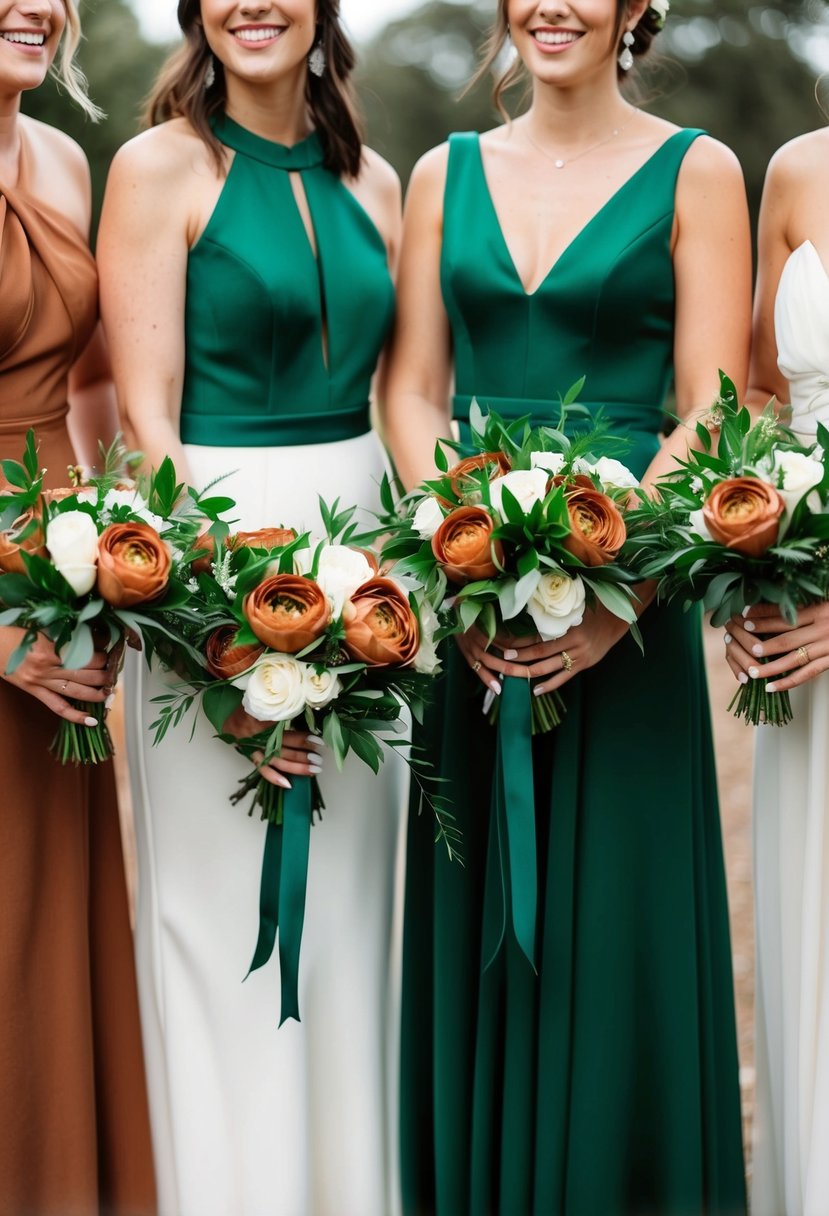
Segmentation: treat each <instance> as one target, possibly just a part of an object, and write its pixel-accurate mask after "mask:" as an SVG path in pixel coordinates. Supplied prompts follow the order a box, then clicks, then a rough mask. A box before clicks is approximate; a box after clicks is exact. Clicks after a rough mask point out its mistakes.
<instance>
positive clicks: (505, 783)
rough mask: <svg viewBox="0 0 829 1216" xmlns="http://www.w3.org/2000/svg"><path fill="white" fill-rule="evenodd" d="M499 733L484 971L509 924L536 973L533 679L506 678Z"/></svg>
mask: <svg viewBox="0 0 829 1216" xmlns="http://www.w3.org/2000/svg"><path fill="white" fill-rule="evenodd" d="M497 732H498V739H497V751H496V757H495V783H494V786H493V791H492V798H493V801H492V823H491V826H490V837H489V845H488V857H487V875H486V889H485V894H484V941H483V958H484V960H485V961H484V970H486V969H487V968H488V967H489V966H490V965H491V964H492V963H493V962H494V960H495V959H496V958H497V957H498V954H499V952H500V950H501V947H502V945H503V942H504V936H505V933H506V928H507V923H508V922H509V923H510V924H511V927H512V931H513V933H514V934H515V939H516V941H517V942H518V946H519V948H520V950H521V952H522V954H523V955H524V956H525V958H526V959H527V961H528V962H529V964H530V966H531V967H532V968H533V970H534V971H535V970H536V932H537V928H536V927H537V920H538V861H537V854H538V850H537V843H536V825H535V790H534V783H533V763H532V760H533V758H532V703H531V701H530V687H529V682H528V681H526V680H519V679H514V678H507V679H505V680H504V683H503V691H502V693H501V700H500V706H499V709H498V722H497ZM508 903H509V908H508V907H507V904H508Z"/></svg>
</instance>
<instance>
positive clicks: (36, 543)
mask: <svg viewBox="0 0 829 1216" xmlns="http://www.w3.org/2000/svg"><path fill="white" fill-rule="evenodd" d="M33 519H34V512H33V511H32V509H31V508H29V510H28V511H25V512H24V513H23V514H22V515H21V516H20V517H19V518H18V519H16V520H15V521H14V524H13V525H12V527H11V528H10V529H9V531H8V532H0V570H2V571H3V573H4V574H25V573H26V567H25V566H24V565H23V558H22V557H21V556H20V554H21V552H23V553H36V554H37V556H38V557H45V556H46V548H45V546H44V544H43V533H42V531H41V530H40V528H39V527H37V528H34V529H33V530H32V532H31V533H30V534H29V535H28V536H27V537H25V538H24V539H23V540H19V539H15V537H17V538H19V536H20V533H21V532H22V531H23V530H24V529H25V528H26V527H28V525H29V524H30V523H31V522H32V520H33Z"/></svg>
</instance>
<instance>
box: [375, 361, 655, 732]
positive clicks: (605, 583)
mask: <svg viewBox="0 0 829 1216" xmlns="http://www.w3.org/2000/svg"><path fill="white" fill-rule="evenodd" d="M580 389H581V383H580V384H578V385H575V386H574V387H573V388H572V389H571V390H570V392H569V393H568V394H567V396H566V397H565V398H564V399H563V401H562V407H561V416H560V418H559V420H558V425H557V426H549V427H547V426H542V427H532V426H531V425H530V423H529V421H528V419H526V418H521V419H518V420H517V421H510V422H507V421H505V420H504V419H502V418H500V417H499V416H498V415H497V414H494V413H490V414H486V415H485V414H484V413H483V412H482V411H481V409H480V407H479V406H478V405H477V403H473V406H472V409H471V412H470V424H471V428H472V446H473V447H474V449H476V450H475V451H474V452H473V453H472V454H471V455H467V456H465V457H464V458H463V459H462V460H460V461H459V462H457V463H456V464H453V465H452V466H451V467H450V466H449V462H448V460H447V458H446V455H445V453H444V451H443V447H442V446H441V444H438V447H437V449H436V452H435V461H436V465H437V468H438V470H439V472H440V476H439V477H438V478H436V479H435V480H432V481H428V482H425V483H424V484H423V485H422V486H420V487H419V488H418V489H417V490H415V491H413V492H412V493H411V494H409V495H407V496H406V497H405V498H404V499H403V501H402V503H401V504H400V505H399V507H395V504H394V499H393V495H392V492H391V487H390V486H389V485H388V484H386V485H384V487H383V494H384V508H385V511H386V514H385V516H384V517H383V528H384V530H385V532H386V533H387V535H388V539H387V541H386V544H385V546H384V548H383V556H384V557H385V558H388V559H389V560H393V561H395V562H397V564H398V568H399V569H400V570H402V571H405V572H406V573H409V574H412V575H414V576H415V577H416V578H417V579H419V580H420V581H421V582H422V583H423V584H424V585H425V586H426V587H427V588H429V589H430V594H431V595H432V596H433V598H435V599H437V601H438V602H440V603H441V608H442V610H444V611H448V612H450V613H451V617H452V624H451V626H450V627H449V629H448V630H444V634H445V633H446V632H452V633H463V632H466V631H467V630H468V629H471V628H472V626H473V625H477V626H478V627H479V628H480V629H481V630H482V632H483V633H484V634H485V635H486V637H487V639H488V641H489V643H490V644H491V643H492V642H493V641H494V640H495V638H496V635H499V634H504V633H507V634H512V635H518V636H520V635H527V634H537V635H538V636H539V637H540V638H541V640H542V641H545V642H549V641H555V640H557V639H558V638H561V637H563V636H564V635H565V634H566V633H567V631H568V630H569V629H572V628H573V627H574V626H576V625H579V624H581V622H582V620H583V618H584V614H585V611H587V610H588V609H589V608H591V607H593V606H595V605H596V604H597V603H601V604H603V605H604V606H605V607H606V608H607V609H608V610H609V611H610V612H612V613H614V614H615V615H616V616H618V617H619V618H620V619H622V620H623V621H625V622H627V623H628V624H629V625H630V627H631V630H632V632H633V634H634V636H635V637H636V638H637V640H639V642H640V645H641V639H639V633H638V629H637V626H636V611H635V606H634V605H635V600H636V597H635V595H634V593H633V591H632V588H631V584H632V583H633V581H634V580H633V577H632V576H631V574H630V573H629V571H628V570H626V569H625V567H624V566H623V565H622V564H621V562H620V561H619V560H617V559H618V557H619V554H620V552H621V550H622V548H623V546H624V544H625V541H626V539H627V528H626V524H625V513H626V509H627V503H628V501H629V498H630V495H631V491H632V490H633V489H635V488H636V486H638V484H639V483H638V481H637V480H636V478H635V477H634V476H633V474H632V473H631V472H630V470H629V469H628V468H626V466H625V465H623V464H622V463H621V462H620V461H619V460H617V459H614V458H612V457H610V456H608V455H597V452H600V451H601V450H602V449H605V450H607V449H611V450H617V449H618V441H613V440H611V439H610V438H609V437H608V436H607V435H606V433H605V429H604V427H603V425H602V424H601V422H599V423H598V424H597V425H596V424H594V425H593V426H592V428H591V429H590V431H589V432H587V433H584V434H582V435H577V436H576V437H575V438H572V439H571V438H568V436H567V435H566V434H565V430H564V428H565V425H566V423H567V420H568V417H575V416H577V414H578V411H577V410H576V409H574V408H573V403H574V401H575V399H576V397H577V395H578V392H579V391H580ZM450 446H455V447H456V448H460V445H450ZM441 636H443V634H442V635H441ZM487 701H488V704H487V709H489V708H490V706H491V707H492V708H493V710H495V711H497V702H495V703H494V704H493V701H494V699H493V698H488V699H487ZM532 708H533V715H532V731H533V733H534V734H538V733H541V732H544V731H548V730H551V729H552V728H553V727H555V726H557V725H558V724H559V723H560V721H561V714H562V713H563V711H564V704H563V702H562V699H561V697H560V695H559V694H558V693H557V692H553V693H546V694H544V695H543V696H541V697H536V698H533V707H532Z"/></svg>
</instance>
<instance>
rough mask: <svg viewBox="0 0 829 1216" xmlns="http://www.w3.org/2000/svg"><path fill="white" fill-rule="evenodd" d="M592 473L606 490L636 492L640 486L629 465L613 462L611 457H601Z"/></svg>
mask: <svg viewBox="0 0 829 1216" xmlns="http://www.w3.org/2000/svg"><path fill="white" fill-rule="evenodd" d="M591 472H593V473H595V474H596V476H597V477H598V479H599V481H600V482H601V483H602V485H603V486H604V487H605V488H606V489H610V490H635V489H636V488H637V486H638V485H639V482H638V481H637V479H636V478H635V477H634V476H633V474H632V473H631V471H630V469H629V468H628V467H627V465H624V464H622V462H621V460H612V459H611V458H610V457H609V456H600V457H599V459H598V460H597V461H596V463H595V464H594V465H593V468H592V470H591Z"/></svg>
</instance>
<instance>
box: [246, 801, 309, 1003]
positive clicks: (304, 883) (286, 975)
mask: <svg viewBox="0 0 829 1216" xmlns="http://www.w3.org/2000/svg"><path fill="white" fill-rule="evenodd" d="M310 844H311V781H310V779H309V778H307V777H295V778H294V781H293V786H292V788H291V789H290V790H286V791H285V796H284V799H283V802H282V823H281V824H280V825H277V824H275V823H269V824H268V831H267V835H266V837H265V852H264V855H263V858H262V882H261V886H260V891H259V937H258V940H257V943H256V949H255V951H254V954H253V961H252V963H251V965H250V969H249V971H248V975H250V973H251V971H258V969H259V968H260V967H264V965H265V963H267V961H268V960H269V958H270V957H271V955H272V954H273V948H274V945H275V943H276V935H277V930H278V931H279V966H280V972H281V977H282V1012H281V1016H280V1020H279V1025H280V1026H281V1025H282V1024H283V1023H284V1022H285V1021H287V1019H288V1018H295V1019H296V1021H297V1022H298V1021H299V1020H300V1017H299V955H300V948H301V946H302V928H303V925H304V923H305V897H306V893H307V888H308V854H309V850H310ZM246 978H247V977H246Z"/></svg>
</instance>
